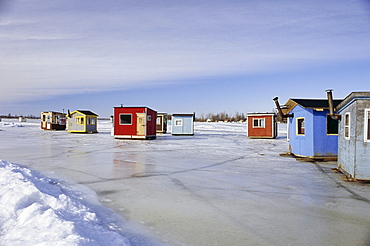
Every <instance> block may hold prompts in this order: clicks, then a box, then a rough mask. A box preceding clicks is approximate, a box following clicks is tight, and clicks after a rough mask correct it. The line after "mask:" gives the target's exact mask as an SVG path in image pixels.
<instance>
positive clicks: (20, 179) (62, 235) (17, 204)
mask: <svg viewBox="0 0 370 246" xmlns="http://www.w3.org/2000/svg"><path fill="white" fill-rule="evenodd" d="M0 180H1V187H0V226H1V234H0V242H1V245H45V246H46V245H129V243H128V240H127V239H126V238H125V237H123V236H122V235H120V234H119V233H117V232H114V231H113V230H111V229H107V228H105V226H104V225H103V224H104V222H103V221H102V219H101V218H99V216H98V215H97V214H96V213H95V212H94V211H93V210H92V209H91V208H89V207H87V206H86V205H84V204H83V201H81V198H80V194H79V193H78V192H76V191H73V190H70V189H68V188H67V187H63V185H62V184H60V183H58V181H57V180H53V179H48V178H45V177H43V176H41V175H40V174H38V173H36V172H35V171H32V170H30V169H27V168H24V167H20V166H18V165H15V164H12V163H9V162H6V161H0Z"/></svg>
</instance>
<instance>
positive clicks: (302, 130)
mask: <svg viewBox="0 0 370 246" xmlns="http://www.w3.org/2000/svg"><path fill="white" fill-rule="evenodd" d="M304 125H305V124H304V118H297V135H304V133H305V126H304Z"/></svg>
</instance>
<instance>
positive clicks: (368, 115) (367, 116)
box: [364, 108, 370, 142]
mask: <svg viewBox="0 0 370 246" xmlns="http://www.w3.org/2000/svg"><path fill="white" fill-rule="evenodd" d="M369 119H370V108H365V115H364V141H365V142H370V138H368V137H367V136H368V134H369V131H370V125H369V124H370V122H369Z"/></svg>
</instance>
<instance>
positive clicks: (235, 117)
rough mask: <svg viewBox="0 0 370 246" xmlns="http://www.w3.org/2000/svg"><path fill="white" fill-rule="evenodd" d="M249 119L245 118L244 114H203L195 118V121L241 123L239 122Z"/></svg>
mask: <svg viewBox="0 0 370 246" xmlns="http://www.w3.org/2000/svg"><path fill="white" fill-rule="evenodd" d="M246 120H247V118H246V117H245V115H244V113H239V112H236V113H235V114H228V113H226V112H221V113H216V114H214V113H208V114H201V115H200V117H195V121H199V122H206V121H211V122H218V121H230V122H239V121H246Z"/></svg>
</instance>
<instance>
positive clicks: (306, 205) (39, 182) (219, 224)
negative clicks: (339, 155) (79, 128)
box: [0, 119, 370, 245]
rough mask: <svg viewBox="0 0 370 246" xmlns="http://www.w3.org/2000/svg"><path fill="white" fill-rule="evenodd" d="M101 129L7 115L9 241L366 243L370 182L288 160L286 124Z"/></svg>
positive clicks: (4, 219) (0, 189)
mask: <svg viewBox="0 0 370 246" xmlns="http://www.w3.org/2000/svg"><path fill="white" fill-rule="evenodd" d="M98 124H99V125H98V130H99V133H98V134H71V133H68V132H66V131H43V130H41V129H40V123H39V121H37V120H28V121H27V122H22V123H18V122H16V121H10V120H6V119H3V122H1V123H0V129H1V131H0V159H2V160H3V161H1V162H0V169H1V170H0V182H1V183H0V185H1V186H0V230H1V231H0V245H50V244H55V245H164V244H166V245H368V243H369V240H370V236H369V233H370V212H369V211H370V192H369V189H370V184H368V183H348V182H347V183H346V182H344V181H341V180H340V176H341V174H338V173H334V172H332V170H331V169H332V168H334V167H336V166H335V164H336V163H335V162H328V163H307V162H298V161H296V160H295V159H292V158H288V157H280V156H279V153H283V152H284V151H286V150H287V143H286V139H285V136H286V130H285V125H280V126H279V137H278V138H277V139H248V138H247V135H246V125H245V124H239V123H196V125H195V135H194V136H172V135H170V134H163V135H158V137H157V139H155V140H149V141H142V140H115V139H113V137H112V136H111V135H110V123H109V122H108V121H99V122H98ZM20 125H22V126H23V127H19V126H20ZM14 163H17V164H14ZM102 205H104V206H105V207H104V206H102Z"/></svg>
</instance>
